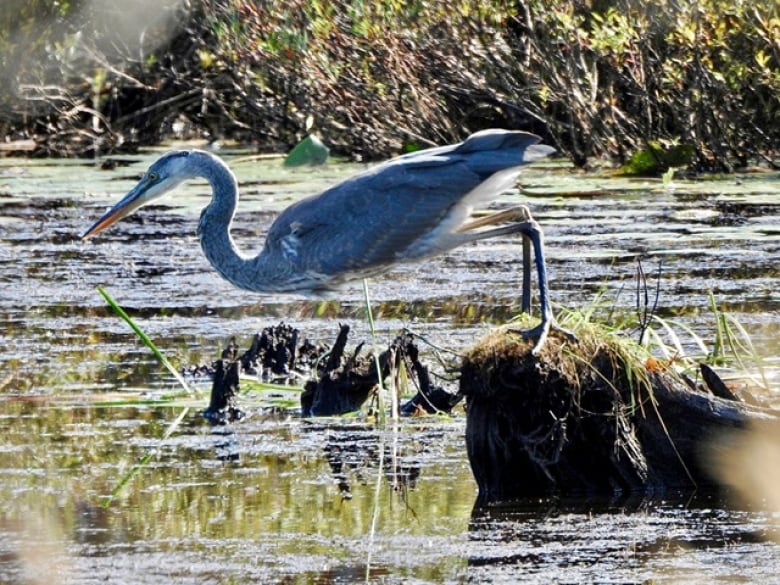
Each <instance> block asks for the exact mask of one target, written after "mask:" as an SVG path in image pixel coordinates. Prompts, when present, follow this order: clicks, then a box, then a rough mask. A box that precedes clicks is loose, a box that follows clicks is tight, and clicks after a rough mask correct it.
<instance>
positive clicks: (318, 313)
mask: <svg viewBox="0 0 780 585" xmlns="http://www.w3.org/2000/svg"><path fill="white" fill-rule="evenodd" d="M154 154H156V152H149V153H145V154H144V155H140V156H138V157H128V159H127V162H128V163H129V164H128V165H126V166H121V165H120V166H118V167H117V168H115V169H114V170H110V171H107V170H101V169H100V168H99V167H98V166H95V165H93V164H91V163H89V164H87V163H84V161H37V160H36V161H27V160H14V159H2V160H0V347H2V348H3V351H2V354H1V355H0V419H2V423H3V428H4V430H5V433H4V440H3V441H2V443H0V498H1V499H2V501H3V502H4V506H3V510H2V512H0V583H32V582H45V581H48V582H51V583H55V582H56V583H60V582H61V583H92V582H95V583H97V582H105V581H107V580H108V581H121V582H124V583H160V582H170V583H238V582H242V583H246V582H263V583H265V582H271V583H322V584H324V583H352V582H361V581H369V582H375V583H442V582H449V583H479V582H494V583H516V582H524V583H550V582H568V583H570V582H589V581H590V582H621V583H624V582H636V583H641V582H648V581H649V580H653V582H656V583H712V582H718V583H745V582H764V583H772V582H778V581H777V578H776V577H775V574H776V567H777V566H778V563H779V562H780V556H779V555H778V546H777V544H775V541H774V535H775V533H774V530H775V529H776V526H777V520H778V515H777V512H776V511H773V510H772V509H769V510H768V511H767V510H766V509H761V507H760V506H759V507H758V508H757V509H756V508H749V507H747V506H745V505H743V504H739V503H735V502H732V503H728V502H724V501H721V500H717V499H713V498H711V497H708V496H706V495H702V494H699V495H690V494H684V495H682V496H681V497H680V498H672V497H667V498H666V499H664V500H640V501H610V502H600V501H576V502H560V501H542V502H524V503H523V504H522V505H519V506H515V507H512V508H511V509H507V510H492V511H490V512H489V513H488V514H487V515H485V513H484V512H483V511H473V510H472V507H473V504H474V501H475V499H476V486H475V484H474V481H473V479H472V476H471V472H470V470H469V467H468V462H467V459H466V456H465V446H464V443H463V433H464V428H465V415H464V414H463V412H462V411H459V412H457V413H456V414H455V415H454V416H453V417H452V418H449V419H445V418H441V417H434V418H431V419H422V420H410V421H404V422H402V423H401V424H400V425H399V426H397V427H393V426H390V427H389V428H385V429H376V428H374V427H373V426H372V425H371V424H368V423H366V422H364V421H361V420H360V419H359V418H358V419H346V420H345V419H327V420H314V421H304V420H302V419H300V418H299V417H298V416H297V414H296V412H295V411H294V410H285V409H282V410H279V409H276V408H271V407H269V406H268V404H267V403H266V402H265V401H264V400H262V399H259V398H257V397H253V396H246V397H244V399H243V400H244V404H245V406H246V408H247V410H248V411H249V414H250V416H249V418H248V419H246V420H245V421H243V422H241V423H240V424H237V425H234V426H232V427H229V428H219V429H214V428H212V427H210V426H208V425H207V424H206V422H205V421H204V420H203V419H202V417H200V415H199V410H200V409H202V408H203V406H205V400H206V399H205V398H203V399H200V400H198V399H195V398H190V399H186V400H184V399H183V402H186V403H187V404H191V405H192V406H193V408H192V409H191V410H190V411H189V413H188V415H187V416H185V419H184V422H183V424H182V426H181V427H180V428H179V429H178V430H177V432H176V433H174V435H173V436H172V437H170V438H169V439H166V440H165V441H162V443H161V437H162V436H163V434H164V432H165V430H166V428H167V427H168V425H169V423H170V422H171V421H172V420H173V419H174V418H175V417H176V416H177V415H178V413H179V412H180V408H181V407H180V406H155V405H153V404H142V403H133V402H132V400H137V399H139V398H154V397H156V396H159V395H161V394H163V393H167V392H171V391H173V390H175V389H176V385H175V382H173V381H172V379H171V378H170V376H169V375H167V373H166V372H165V371H164V370H163V369H162V368H160V367H159V366H158V365H157V364H156V362H155V360H154V358H153V357H152V356H150V354H149V353H148V351H147V350H146V349H145V348H144V347H143V346H142V345H141V344H140V343H139V342H138V341H137V339H136V338H135V336H134V335H133V334H132V333H131V332H130V331H129V330H128V329H127V327H126V325H124V323H122V322H121V321H120V320H118V319H117V318H116V317H115V316H114V315H113V314H112V313H111V312H110V311H109V310H108V309H107V308H106V307H105V305H104V303H103V300H102V298H101V297H100V295H99V294H98V293H97V292H96V290H95V288H96V286H98V285H104V286H105V287H106V288H107V289H108V291H109V292H110V293H111V294H112V295H113V296H114V297H115V298H116V299H117V300H118V301H119V303H120V304H121V305H122V306H124V307H125V308H126V309H127V310H128V312H130V313H131V314H132V315H133V316H134V317H135V318H136V319H137V320H138V322H139V323H140V324H141V325H142V326H143V327H144V329H145V330H146V331H147V332H148V333H149V335H150V336H151V337H152V338H154V339H155V340H156V341H157V343H158V344H159V346H160V347H161V348H162V349H163V350H164V351H165V352H166V354H168V355H169V357H171V359H172V360H173V361H174V362H175V363H177V364H179V365H181V366H182V367H183V366H186V365H189V364H192V363H209V362H211V361H212V360H213V359H214V358H215V357H216V356H218V354H219V351H220V350H221V348H222V347H223V346H224V345H225V343H226V342H227V340H228V339H229V338H230V337H231V336H233V335H236V336H238V338H239V342H240V343H242V344H246V343H247V342H248V339H249V337H250V335H251V334H252V333H253V332H255V331H257V330H258V329H260V328H262V327H265V326H268V325H272V324H275V323H277V322H278V321H280V320H285V321H286V322H290V323H292V324H294V325H295V326H297V327H299V328H300V329H301V330H302V331H303V332H304V334H305V335H306V336H308V337H310V338H311V339H313V340H314V341H316V342H324V343H330V342H332V340H333V339H334V337H335V334H336V333H337V331H338V324H339V323H341V322H345V323H348V324H350V325H351V326H352V328H353V339H354V341H355V342H357V341H360V340H364V339H367V338H368V331H367V326H366V324H365V319H364V317H363V308H362V304H363V301H362V292H361V288H360V286H359V285H355V286H352V287H347V288H345V289H344V291H343V292H342V294H340V295H338V297H337V298H335V299H333V300H329V301H325V302H319V301H311V300H301V299H299V298H297V297H295V296H292V295H278V296H272V297H268V296H259V295H252V294H251V293H247V292H243V291H238V290H236V289H234V288H232V287H231V286H230V285H229V284H228V283H226V282H224V281H222V280H221V279H220V278H219V277H218V276H217V275H216V274H215V273H214V272H213V270H212V269H211V268H210V267H209V266H208V264H207V262H206V260H205V259H204V258H203V256H202V254H201V252H200V249H199V246H198V243H197V240H196V236H195V227H196V224H197V220H198V217H199V213H200V209H201V208H202V207H203V206H204V205H205V204H206V202H207V201H208V193H207V188H206V186H205V185H204V184H203V183H200V184H199V183H194V184H192V185H190V186H187V187H184V188H182V189H180V191H179V192H177V194H176V195H174V196H172V197H170V198H169V199H166V200H164V201H162V202H161V203H160V204H159V205H156V206H153V207H150V208H147V209H145V210H142V211H141V212H140V213H138V214H137V215H136V216H135V217H133V218H131V219H128V220H125V221H123V222H121V223H120V224H118V225H117V226H115V227H114V228H112V229H111V230H109V231H108V232H106V233H105V234H101V236H100V237H98V238H96V239H95V240H93V241H90V242H89V243H82V242H81V241H80V240H79V238H78V236H79V235H80V234H81V233H83V231H84V229H85V228H86V227H88V226H89V225H91V223H92V222H93V221H94V219H95V218H96V217H98V216H99V215H100V214H101V213H102V212H103V210H104V209H105V207H106V206H108V205H109V204H111V203H112V202H114V201H116V200H117V199H118V197H119V196H120V195H122V194H123V193H124V192H125V191H126V190H127V189H128V188H129V187H130V186H132V184H133V182H134V180H135V179H136V178H137V177H138V175H139V174H140V172H141V171H142V170H143V169H144V168H145V166H146V165H147V164H148V163H149V162H150V160H151V159H152V157H153V156H154ZM243 154H245V153H234V154H229V155H228V156H227V158H228V159H229V160H236V159H237V158H238V157H240V156H242V155H243ZM359 168H360V167H358V166H357V165H350V164H332V165H329V166H327V167H322V168H316V169H298V170H290V169H285V168H283V167H282V166H281V164H279V162H278V161H267V160H265V161H254V162H238V163H236V164H235V165H234V169H235V172H236V174H237V175H238V177H239V180H240V181H241V183H242V186H243V189H242V200H241V204H240V209H239V214H238V216H237V218H236V222H235V234H236V239H237V240H238V241H239V243H240V244H241V245H242V246H243V247H244V248H245V249H247V250H251V249H255V250H257V249H259V247H260V244H261V238H262V234H263V233H264V231H265V230H266V229H267V227H268V225H270V222H271V221H272V220H273V217H274V216H275V214H276V213H277V212H278V211H279V210H280V209H282V208H284V207H286V206H287V205H288V204H289V203H291V202H292V201H294V200H296V199H298V198H299V197H301V196H303V195H305V194H308V193H312V192H316V191H317V190H319V189H321V188H323V187H325V186H327V185H328V184H331V183H332V182H334V181H336V180H338V179H340V178H343V177H346V176H348V175H349V174H351V173H353V172H355V171H357V170H359ZM522 182H523V185H524V188H525V192H523V193H520V192H513V193H509V194H507V195H505V196H503V197H502V198H501V200H500V201H499V202H497V203H496V205H495V207H501V206H506V205H510V204H517V203H520V202H523V203H527V204H529V205H530V206H531V208H532V210H533V212H534V215H535V217H536V218H537V219H538V220H539V221H540V222H541V224H542V226H543V227H544V229H545V234H546V241H547V244H548V258H549V269H550V277H551V287H552V294H553V297H554V301H555V302H556V304H558V305H560V306H563V307H570V308H585V307H591V306H593V305H594V303H596V304H597V305H598V309H597V311H596V312H597V313H598V314H599V315H602V316H606V315H609V314H619V313H620V312H621V311H623V312H627V311H632V310H633V309H634V306H635V303H636V294H635V291H636V285H635V277H636V271H637V259H638V258H641V261H642V266H643V267H644V269H645V271H646V272H647V274H648V279H649V281H650V287H651V291H650V292H651V296H654V294H655V293H654V291H655V274H656V272H657V271H658V270H659V267H660V271H661V276H660V284H659V285H658V288H659V291H660V295H659V299H658V309H657V311H658V313H659V314H660V315H662V316H663V317H665V318H667V319H671V320H674V321H675V322H676V323H679V324H680V325H681V326H684V327H690V328H691V331H693V332H694V334H695V335H696V336H698V337H700V338H701V339H702V340H703V341H704V342H705V343H706V344H708V346H711V344H712V343H713V340H714V325H713V320H714V317H713V314H712V311H711V309H710V307H709V293H712V294H713V295H714V298H715V300H716V302H717V304H718V305H719V307H721V308H722V309H725V310H728V311H729V313H730V314H731V315H733V316H734V317H735V318H736V319H737V320H738V321H739V322H740V323H741V324H742V325H743V327H744V328H745V329H746V331H748V332H749V334H750V337H751V339H752V342H753V344H754V346H755V350H756V353H757V355H758V358H759V359H758V360H755V361H756V363H755V364H750V367H752V368H754V370H755V371H756V372H757V371H758V368H759V367H760V369H761V371H762V372H763V378H761V376H759V375H758V374H757V375H756V379H757V380H760V381H762V382H763V381H766V383H767V385H765V386H764V387H761V386H751V391H752V392H753V394H754V395H755V396H756V398H757V400H759V401H761V402H762V403H764V404H767V405H775V406H776V405H777V404H778V394H777V393H778V391H780V390H779V389H778V386H779V385H778V374H777V372H778V367H779V366H780V363H779V362H778V357H777V356H778V352H779V350H780V342H778V337H779V336H778V333H780V293H778V292H777V290H778V289H777V277H778V270H780V269H779V268H778V267H779V266H780V261H779V260H780V175H778V174H751V175H742V176H732V177H724V178H719V179H713V180H708V181H679V180H678V181H675V182H674V184H673V185H664V184H663V183H662V182H660V181H655V180H616V179H611V178H608V177H606V176H595V175H584V174H581V173H576V172H573V171H570V170H569V169H568V168H566V167H565V165H562V164H561V163H556V162H553V163H549V164H543V165H538V166H537V167H534V168H533V169H529V170H528V172H526V173H525V174H524V175H523V181H522ZM518 259H519V246H518V243H517V241H516V240H515V239H512V238H509V239H498V240H493V241H488V242H481V243H478V244H476V245H474V246H469V247H464V248H461V249H459V250H456V251H454V252H452V253H451V254H448V255H446V256H443V257H441V258H436V259H433V260H430V261H428V262H426V263H423V264H419V265H412V266H404V267H399V268H396V269H393V270H392V271H391V272H390V273H388V274H387V275H386V276H385V277H383V278H378V279H376V280H375V281H374V282H373V284H372V287H371V292H372V296H373V300H374V303H375V310H376V311H377V313H378V327H379V331H378V334H379V338H380V340H389V339H391V338H392V336H394V335H395V334H396V333H397V332H398V331H399V330H400V329H401V328H402V327H403V326H410V327H411V328H412V329H414V330H415V331H418V332H419V333H421V334H424V335H425V337H426V339H429V340H430V341H431V342H432V343H433V344H436V345H438V346H442V347H446V348H449V349H453V350H455V351H461V350H463V349H465V348H468V347H469V346H471V345H472V344H474V343H477V342H478V340H479V338H480V337H481V336H482V335H484V334H485V332H486V331H487V330H488V329H489V327H490V326H491V324H494V323H497V322H501V321H503V320H506V319H508V318H510V317H511V316H512V315H513V314H515V313H516V311H517V310H518V307H519V298H518V280H519V263H518ZM681 343H682V344H683V346H684V347H685V348H686V350H687V351H691V352H695V351H699V348H698V347H697V345H696V343H695V341H694V340H693V339H692V338H689V337H686V336H685V335H682V339H681ZM426 351H427V352H428V353H427V354H428V355H429V356H431V357H432V352H431V350H426ZM206 386H207V385H206ZM131 399H132V400H131ZM160 444H162V447H161V450H160V453H159V455H158V456H157V457H156V458H154V459H153V461H152V462H151V463H150V464H149V465H148V466H147V467H146V468H145V469H144V470H143V471H142V472H141V473H140V474H139V475H138V476H137V477H136V478H134V479H133V481H132V482H131V483H130V484H129V486H128V487H127V489H126V490H125V491H124V492H122V494H121V496H120V497H119V498H118V499H117V500H116V501H114V502H113V503H112V504H111V505H110V506H109V507H107V508H104V507H102V506H101V504H102V502H104V499H105V496H106V495H107V494H109V493H110V492H111V490H112V489H113V488H114V487H115V486H116V483H117V481H118V480H119V478H121V477H122V476H123V475H124V474H125V473H126V472H127V470H128V469H129V468H130V466H131V465H132V464H133V463H134V462H135V461H136V460H138V458H139V457H141V456H143V455H144V454H145V453H147V452H148V450H149V449H151V448H156V447H157V446H158V445H160ZM772 467H780V460H779V461H768V462H767V468H772ZM775 501H776V500H775ZM372 526H373V529H372ZM60 575H62V576H60ZM773 580H774V581H773Z"/></svg>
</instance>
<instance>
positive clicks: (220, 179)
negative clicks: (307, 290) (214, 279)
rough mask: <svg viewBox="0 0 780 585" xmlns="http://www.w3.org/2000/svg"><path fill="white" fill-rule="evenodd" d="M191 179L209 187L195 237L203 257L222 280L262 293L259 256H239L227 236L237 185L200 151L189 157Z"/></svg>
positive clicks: (221, 164) (227, 171)
mask: <svg viewBox="0 0 780 585" xmlns="http://www.w3.org/2000/svg"><path fill="white" fill-rule="evenodd" d="M190 157H191V160H192V168H193V175H196V176H201V177H203V178H205V179H206V180H207V181H208V182H209V184H210V185H211V189H212V192H213V196H212V198H211V202H210V203H209V204H208V205H207V206H206V207H205V208H204V209H203V212H202V213H201V215H200V222H199V224H198V236H199V238H200V245H201V248H202V249H203V253H204V254H205V255H206V258H208V261H209V262H210V263H211V265H212V266H213V267H214V268H215V269H216V270H217V272H219V273H220V274H221V275H222V276H223V277H224V278H225V279H226V280H228V281H230V282H231V283H233V284H234V285H236V286H238V287H240V288H244V289H248V290H263V288H265V287H264V283H265V278H264V276H265V274H264V272H265V271H264V270H263V262H262V259H263V258H262V256H258V257H255V258H253V257H249V256H246V255H244V254H242V253H241V251H240V250H239V249H238V247H237V246H236V245H235V242H234V241H233V238H232V236H231V235H230V227H231V224H232V222H233V216H234V215H235V212H236V206H237V205H238V182H237V181H236V177H235V176H234V175H233V173H232V172H231V170H230V169H229V168H228V166H227V165H226V164H225V163H224V162H222V160H220V159H219V158H217V157H215V156H213V155H211V154H209V153H207V152H203V151H193V152H192V153H191V154H190Z"/></svg>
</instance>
